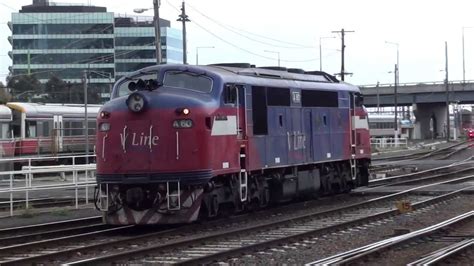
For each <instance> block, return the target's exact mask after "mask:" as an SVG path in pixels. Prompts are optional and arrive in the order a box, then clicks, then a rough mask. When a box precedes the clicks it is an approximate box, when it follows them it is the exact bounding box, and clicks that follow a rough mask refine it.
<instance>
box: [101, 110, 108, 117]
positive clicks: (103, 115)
mask: <svg viewBox="0 0 474 266" xmlns="http://www.w3.org/2000/svg"><path fill="white" fill-rule="evenodd" d="M109 117H110V113H109V112H106V111H102V112H100V118H109Z"/></svg>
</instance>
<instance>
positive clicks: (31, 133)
mask: <svg viewBox="0 0 474 266" xmlns="http://www.w3.org/2000/svg"><path fill="white" fill-rule="evenodd" d="M26 125H27V126H26V128H27V129H26V137H27V138H36V121H27V122H26Z"/></svg>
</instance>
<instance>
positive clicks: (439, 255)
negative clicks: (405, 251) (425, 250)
mask: <svg viewBox="0 0 474 266" xmlns="http://www.w3.org/2000/svg"><path fill="white" fill-rule="evenodd" d="M473 226H474V225H473ZM472 258H474V237H471V238H468V239H465V240H461V241H459V242H455V243H454V244H452V245H450V246H447V247H444V248H441V249H438V250H435V251H433V252H432V253H430V254H427V255H424V256H423V257H422V258H421V259H419V260H416V261H413V262H411V263H409V264H408V265H433V264H435V263H438V264H451V265H468V264H469V263H472Z"/></svg>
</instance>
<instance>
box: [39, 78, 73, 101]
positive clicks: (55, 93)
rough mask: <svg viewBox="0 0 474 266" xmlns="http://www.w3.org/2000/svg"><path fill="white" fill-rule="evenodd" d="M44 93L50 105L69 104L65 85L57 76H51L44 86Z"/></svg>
mask: <svg viewBox="0 0 474 266" xmlns="http://www.w3.org/2000/svg"><path fill="white" fill-rule="evenodd" d="M44 92H45V93H46V94H47V95H48V96H49V97H48V99H49V102H52V103H67V102H69V95H68V90H67V83H66V82H64V81H63V80H62V79H60V78H58V77H57V76H54V75H52V76H51V78H50V79H49V80H48V82H46V84H45V85H44Z"/></svg>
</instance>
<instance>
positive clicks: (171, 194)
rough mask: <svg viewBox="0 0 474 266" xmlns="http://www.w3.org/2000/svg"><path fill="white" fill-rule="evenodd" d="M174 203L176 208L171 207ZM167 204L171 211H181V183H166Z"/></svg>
mask: <svg viewBox="0 0 474 266" xmlns="http://www.w3.org/2000/svg"><path fill="white" fill-rule="evenodd" d="M172 201H173V202H176V205H175V206H171V202H172ZM166 203H167V208H168V210H170V211H179V210H181V190H180V186H179V181H168V182H166ZM173 205H174V204H173Z"/></svg>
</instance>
